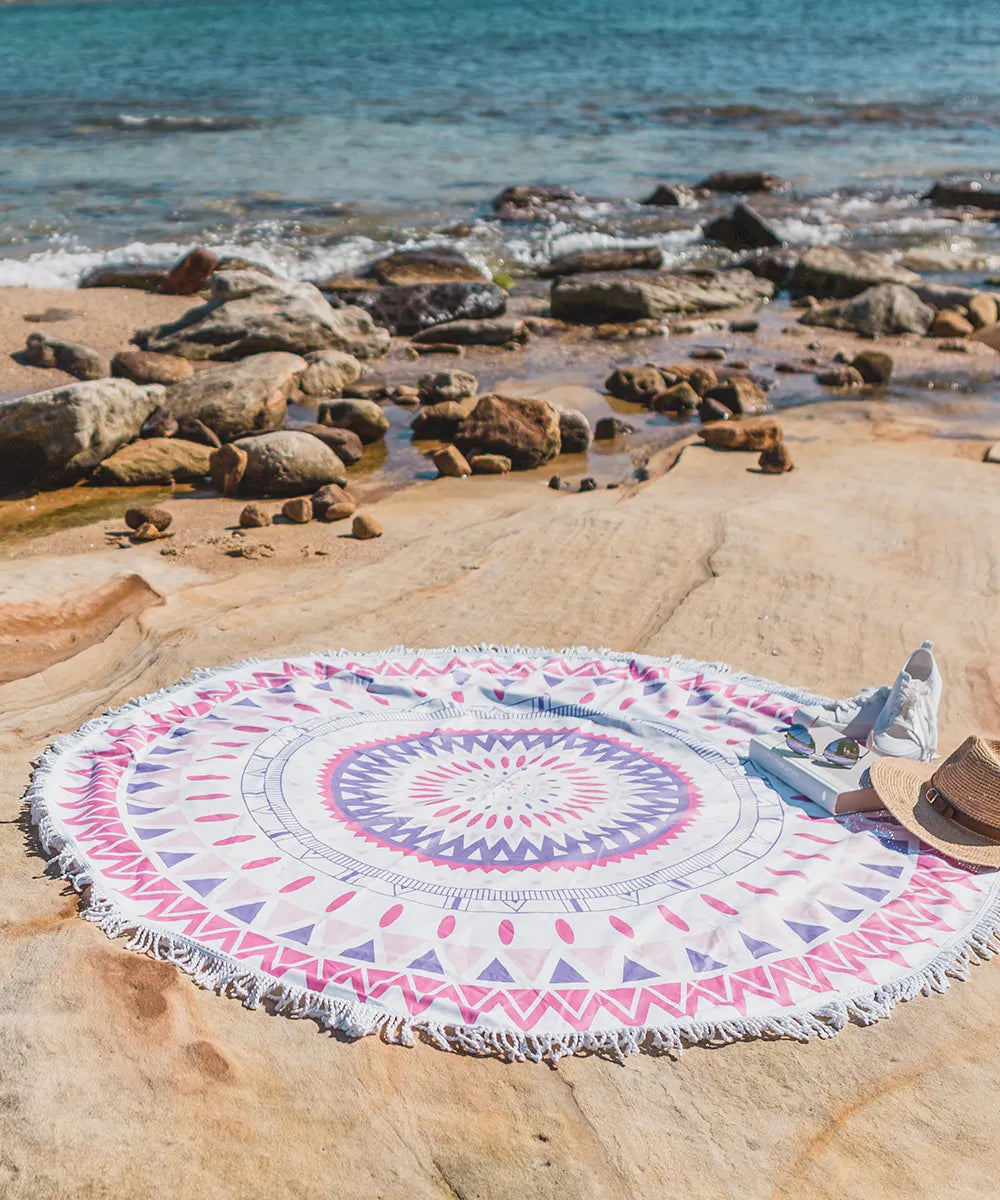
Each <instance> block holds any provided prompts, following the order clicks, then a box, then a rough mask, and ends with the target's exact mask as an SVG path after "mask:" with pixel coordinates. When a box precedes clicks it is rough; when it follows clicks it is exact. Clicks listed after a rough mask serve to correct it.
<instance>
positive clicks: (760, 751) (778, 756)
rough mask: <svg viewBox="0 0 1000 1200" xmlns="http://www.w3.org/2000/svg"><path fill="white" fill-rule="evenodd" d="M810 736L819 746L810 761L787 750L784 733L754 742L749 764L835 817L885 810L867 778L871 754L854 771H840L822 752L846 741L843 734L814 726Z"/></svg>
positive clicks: (844, 768) (826, 727)
mask: <svg viewBox="0 0 1000 1200" xmlns="http://www.w3.org/2000/svg"><path fill="white" fill-rule="evenodd" d="M809 732H810V733H811V734H812V736H813V740H814V741H815V743H816V753H815V754H814V755H812V756H810V757H808V758H807V757H805V756H804V755H801V754H793V753H792V751H791V750H789V749H788V747H787V745H786V744H785V735H784V733H768V734H763V735H761V736H760V737H755V738H752V739H751V741H750V761H751V762H753V763H754V764H755V765H756V766H758V767H760V769H761V770H762V771H764V772H765V773H766V774H768V775H775V776H777V778H778V779H780V780H781V782H782V783H787V784H788V786H789V787H791V788H794V789H795V791H796V792H799V793H801V794H802V795H803V796H806V797H807V798H808V799H810V800H812V802H813V803H814V804H818V805H819V806H820V808H823V809H825V810H826V811H827V812H828V813H832V814H833V815H834V816H836V815H838V814H839V813H852V812H872V811H874V810H875V809H879V808H884V807H885V806H884V805H883V803H882V801H881V800H879V798H878V795H877V793H876V791H875V789H874V788H873V787H872V786H871V781H870V778H869V774H868V769H869V767H870V766H871V763H872V761H873V760H874V755H873V754H872V752H871V751H868V753H867V754H865V755H863V756H862V757H861V758H860V759H859V760H858V761H857V762H856V763H855V764H854V765H853V766H851V767H837V766H834V764H833V763H830V762H827V761H826V759H825V758H824V757H823V748H824V747H825V746H828V745H829V744H830V742H834V741H836V740H837V739H838V738H841V737H843V734H842V733H841V732H840V730H839V729H834V728H832V727H831V726H829V725H813V726H811V727H810V729H809Z"/></svg>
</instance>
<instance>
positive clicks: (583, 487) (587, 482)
mask: <svg viewBox="0 0 1000 1200" xmlns="http://www.w3.org/2000/svg"><path fill="white" fill-rule="evenodd" d="M580 491H581V492H596V491H597V480H596V479H593V478H592V477H591V476H590V475H588V476H587V477H586V478H585V479H581V480H580Z"/></svg>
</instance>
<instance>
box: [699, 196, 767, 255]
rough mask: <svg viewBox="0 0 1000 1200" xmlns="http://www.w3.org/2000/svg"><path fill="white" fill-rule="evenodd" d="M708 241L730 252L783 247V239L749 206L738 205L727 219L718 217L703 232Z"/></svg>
mask: <svg viewBox="0 0 1000 1200" xmlns="http://www.w3.org/2000/svg"><path fill="white" fill-rule="evenodd" d="M702 234H703V236H704V238H705V240H706V241H709V242H718V243H719V244H720V245H723V246H725V247H726V248H727V249H729V250H766V249H770V248H773V247H777V246H781V245H783V244H784V243H783V241H782V238H781V237H780V235H779V234H777V233H776V232H775V231H774V229H773V228H772V226H770V225H769V224H768V223H767V221H765V220H764V218H763V217H762V216H761V215H760V213H759V212H757V210H756V209H753V208H751V207H750V205H749V204H737V205H736V207H735V208H734V209H733V211H732V212H731V213H730V214H729V215H728V216H726V217H717V218H716V219H715V220H714V221H709V223H708V224H707V225H706V226H705V227H704V229H703V230H702Z"/></svg>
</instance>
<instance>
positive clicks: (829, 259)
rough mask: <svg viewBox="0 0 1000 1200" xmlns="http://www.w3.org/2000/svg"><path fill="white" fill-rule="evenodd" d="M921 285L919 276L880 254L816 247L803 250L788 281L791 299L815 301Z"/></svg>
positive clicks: (831, 247)
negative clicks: (881, 287)
mask: <svg viewBox="0 0 1000 1200" xmlns="http://www.w3.org/2000/svg"><path fill="white" fill-rule="evenodd" d="M888 283H896V284H904V285H906V286H910V285H912V284H917V285H919V284H920V283H921V279H920V276H919V275H917V274H916V272H914V271H907V270H906V269H905V268H904V267H900V266H897V265H896V264H895V263H894V262H893V261H892V260H891V259H890V258H888V257H887V256H886V255H884V254H875V253H873V252H872V251H870V250H842V249H841V248H840V247H839V246H816V247H814V248H813V249H811V250H807V251H806V252H805V254H803V255H802V257H801V258H800V259H799V261H798V262H797V263H796V265H795V267H794V269H793V270H792V272H791V274H790V275H789V277H788V282H787V286H788V289H789V291H790V292H791V294H792V295H793V296H815V297H816V298H817V299H819V300H846V299H849V298H850V297H852V296H857V295H859V294H860V293H861V292H863V291H866V290H867V289H868V288H872V287H877V286H878V285H880V284H888Z"/></svg>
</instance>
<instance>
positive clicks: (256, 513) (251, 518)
mask: <svg viewBox="0 0 1000 1200" xmlns="http://www.w3.org/2000/svg"><path fill="white" fill-rule="evenodd" d="M270 524H271V514H270V513H268V512H265V511H264V509H262V508H261V506H260V505H259V504H248V505H247V506H246V507H245V508H244V509H243V511H242V512H241V513H240V527H241V528H243V529H263V528H264V526H265V525H270Z"/></svg>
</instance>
